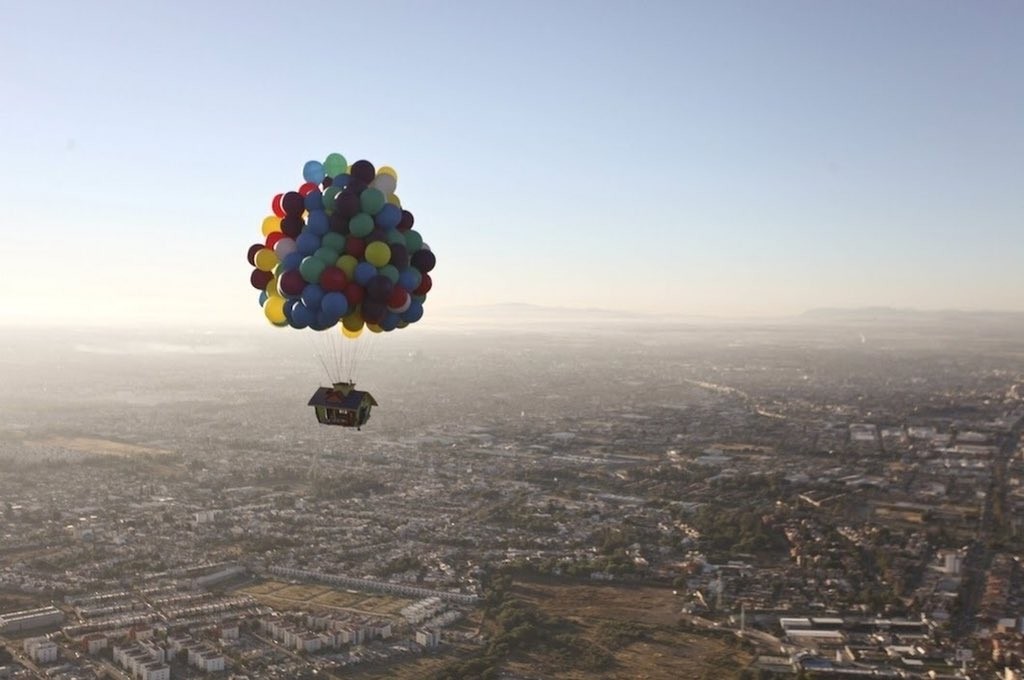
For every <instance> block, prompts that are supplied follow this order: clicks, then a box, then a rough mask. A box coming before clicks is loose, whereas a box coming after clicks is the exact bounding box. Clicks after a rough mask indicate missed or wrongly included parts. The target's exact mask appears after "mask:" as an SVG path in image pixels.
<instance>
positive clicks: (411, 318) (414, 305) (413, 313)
mask: <svg viewBox="0 0 1024 680" xmlns="http://www.w3.org/2000/svg"><path fill="white" fill-rule="evenodd" d="M421 318H423V303H422V302H420V301H419V300H413V301H412V302H410V303H409V309H407V310H405V311H404V312H402V321H406V322H408V323H416V322H417V321H419V320H420V319H421Z"/></svg>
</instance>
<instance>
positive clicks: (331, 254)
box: [313, 246, 341, 267]
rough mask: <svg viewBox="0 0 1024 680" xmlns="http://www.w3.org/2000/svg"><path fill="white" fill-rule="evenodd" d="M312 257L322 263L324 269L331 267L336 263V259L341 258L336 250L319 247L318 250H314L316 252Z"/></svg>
mask: <svg viewBox="0 0 1024 680" xmlns="http://www.w3.org/2000/svg"><path fill="white" fill-rule="evenodd" d="M313 257H315V258H316V259H318V260H320V261H321V262H323V263H324V266H325V267H329V266H333V265H334V263H335V262H337V261H338V258H339V257H341V254H340V253H338V251H337V250H332V249H330V248H327V247H324V246H320V247H319V248H317V249H316V252H315V253H313Z"/></svg>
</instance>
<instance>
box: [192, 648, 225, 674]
mask: <svg viewBox="0 0 1024 680" xmlns="http://www.w3.org/2000/svg"><path fill="white" fill-rule="evenodd" d="M198 662H199V663H197V664H196V665H197V666H198V667H199V670H201V671H203V672H204V673H217V672H218V671H222V670H224V655H223V654H220V653H218V652H213V651H209V652H204V653H203V654H200V655H199V659H198Z"/></svg>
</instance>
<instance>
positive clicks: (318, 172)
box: [302, 161, 326, 184]
mask: <svg viewBox="0 0 1024 680" xmlns="http://www.w3.org/2000/svg"><path fill="white" fill-rule="evenodd" d="M325 176H326V174H325V173H324V164H323V163H321V162H320V161H306V164H305V165H303V166H302V178H303V179H304V180H306V181H307V182H313V183H314V184H320V182H322V181H324V177H325Z"/></svg>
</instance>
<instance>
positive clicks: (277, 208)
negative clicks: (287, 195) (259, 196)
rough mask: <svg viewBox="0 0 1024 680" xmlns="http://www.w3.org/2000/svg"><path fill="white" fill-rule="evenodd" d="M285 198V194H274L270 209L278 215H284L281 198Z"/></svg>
mask: <svg viewBox="0 0 1024 680" xmlns="http://www.w3.org/2000/svg"><path fill="white" fill-rule="evenodd" d="M282 198H284V194H278V195H277V196H274V199H273V200H272V201H271V202H270V209H271V210H272V211H273V213H274V214H275V215H277V216H278V217H284V207H283V206H282V205H281V199H282Z"/></svg>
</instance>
